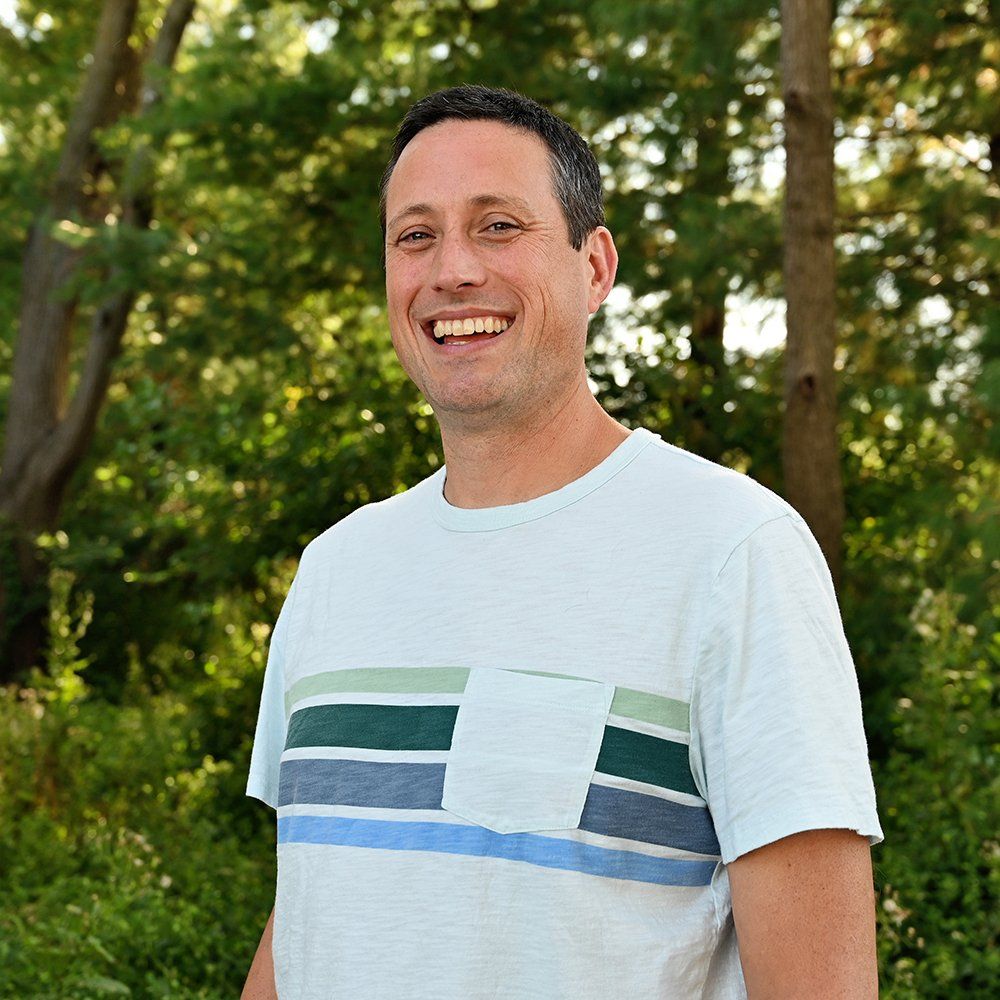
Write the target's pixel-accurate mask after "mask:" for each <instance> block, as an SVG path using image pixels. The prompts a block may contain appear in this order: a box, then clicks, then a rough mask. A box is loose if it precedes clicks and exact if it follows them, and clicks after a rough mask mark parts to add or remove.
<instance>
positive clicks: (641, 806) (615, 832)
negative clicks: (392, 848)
mask: <svg viewBox="0 0 1000 1000" xmlns="http://www.w3.org/2000/svg"><path fill="white" fill-rule="evenodd" d="M444 770H445V765H444V764H417V763H403V762H396V761H367V760H329V759H305V760H294V759H292V760H285V761H282V764H281V778H280V782H279V788H278V805H279V806H287V805H292V804H307V805H345V806H363V807H366V808H369V809H440V808H441V795H442V791H443V789H444ZM579 826H580V829H581V830H587V831H588V832H590V833H598V834H602V835H603V836H606V837H621V838H624V839H626V840H635V841H638V842H640V843H644V844H658V845H660V846H662V847H673V848H675V849H677V850H682V851H693V852H696V853H698V854H708V855H716V856H717V855H718V854H719V853H720V852H719V842H718V839H717V838H716V835H715V827H714V826H713V824H712V816H711V814H710V813H709V811H708V809H706V808H704V807H703V806H689V805H683V804H682V803H679V802H672V801H670V800H669V799H661V798H658V797H657V796H655V795H646V794H644V793H642V792H633V791H629V790H627V789H623V788H609V787H608V786H606V785H591V786H590V789H589V790H588V792H587V800H586V802H585V804H584V807H583V814H582V816H581V817H580V824H579Z"/></svg>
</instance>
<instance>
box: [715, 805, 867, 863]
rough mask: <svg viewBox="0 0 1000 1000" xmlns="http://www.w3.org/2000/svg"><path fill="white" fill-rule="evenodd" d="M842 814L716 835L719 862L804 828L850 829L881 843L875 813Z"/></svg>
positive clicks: (788, 820) (784, 820)
mask: <svg viewBox="0 0 1000 1000" xmlns="http://www.w3.org/2000/svg"><path fill="white" fill-rule="evenodd" d="M848 815H849V814H846V813H842V812H840V813H816V814H812V815H801V816H797V817H792V818H789V817H782V818H781V819H780V820H775V821H773V822H771V823H764V824H761V825H760V826H756V827H754V828H752V829H749V830H743V831H741V833H740V834H739V836H738V837H727V838H725V840H724V841H723V838H720V844H721V852H722V861H723V863H724V864H727V865H728V864H730V863H732V862H733V861H735V860H736V859H737V858H738V857H740V856H742V855H744V854H747V853H749V852H750V851H755V850H756V849H757V848H758V847H764V846H765V845H767V844H773V843H774V842H775V841H776V840H781V839H782V838H783V837H790V836H792V834H795V833H804V832H806V831H807V830H853V831H854V832H855V833H857V834H859V835H860V836H862V837H865V838H867V840H868V844H869V846H870V847H874V846H875V845H876V844H881V843H882V841H883V839H884V837H883V834H882V827H881V826H880V825H879V821H878V818H877V817H876V816H872V815H868V816H865V817H860V816H858V815H857V814H855V815H854V816H852V817H850V818H847V817H848Z"/></svg>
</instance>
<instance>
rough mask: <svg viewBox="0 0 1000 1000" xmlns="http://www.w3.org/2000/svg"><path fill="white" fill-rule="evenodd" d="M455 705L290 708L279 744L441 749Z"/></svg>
mask: <svg viewBox="0 0 1000 1000" xmlns="http://www.w3.org/2000/svg"><path fill="white" fill-rule="evenodd" d="M456 715H458V706H457V705H315V706H314V707H312V708H300V709H299V710H298V711H297V712H293V713H292V718H291V720H290V721H289V723H288V735H287V737H286V738H285V749H286V750H289V749H291V748H292V747H316V746H324V747H325V746H334V747H338V746H339V747H367V748H368V749H370V750H447V749H448V748H449V747H450V746H451V734H452V731H453V730H454V728H455V716H456Z"/></svg>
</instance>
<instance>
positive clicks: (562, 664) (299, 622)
mask: <svg viewBox="0 0 1000 1000" xmlns="http://www.w3.org/2000/svg"><path fill="white" fill-rule="evenodd" d="M446 474H447V468H446V467H442V468H440V469H439V470H437V472H435V473H434V474H433V475H431V476H429V477H428V478H427V479H425V480H423V481H422V482H421V483H419V484H417V485H416V486H414V487H413V488H411V489H409V490H407V491H406V492H404V493H400V494H398V495H396V496H393V497H391V498H389V499H387V500H383V501H381V502H379V503H373V504H369V505H367V506H365V507H362V508H361V509H359V510H357V511H355V512H354V513H352V514H351V515H350V516H348V517H346V518H344V519H343V520H341V521H340V522H338V523H337V524H335V525H334V526H333V527H331V528H330V529H328V530H327V531H325V532H324V533H323V534H321V535H319V536H318V537H317V538H315V539H314V540H313V541H312V542H310V543H309V545H308V546H307V547H306V548H305V551H304V552H303V554H302V558H301V561H300V565H299V569H298V573H297V574H296V576H295V579H294V582H293V584H292V587H291V589H290V591H289V594H288V597H287V598H286V601H285V604H284V606H283V608H282V611H281V614H280V615H279V618H278V621H277V623H276V626H275V629H274V632H273V635H272V638H271V645H270V650H269V656H268V663H267V669H266V672H265V677H264V685H263V694H262V700H261V706H260V716H259V720H258V723H257V730H256V736H255V742H254V746H253V755H252V761H251V766H250V775H249V781H248V784H247V793H248V794H249V795H253V796H255V797H257V798H259V799H262V800H263V801H264V802H266V803H267V804H268V805H270V806H272V807H273V808H274V809H275V810H276V811H277V837H278V847H277V853H278V857H277V869H278V870H277V891H276V899H275V923H274V936H273V958H274V968H275V978H276V985H277V990H278V996H279V997H280V998H281V1000H321V998H322V1000H401V998H404V997H405V998H407V1000H621V998H623V997H628V998H630V1000H663V998H665V997H677V998H680V997H684V998H687V997H706V998H713V1000H715V998H729V997H743V996H745V995H746V991H745V987H744V984H743V979H742V973H741V969H740V964H739V958H738V953H737V949H736V939H735V934H734V929H733V919H732V907H731V899H730V891H729V883H728V878H727V868H726V866H727V864H728V863H729V862H731V861H732V860H733V859H734V858H737V857H739V856H740V855H741V854H743V853H745V852H747V851H751V850H753V849H754V848H757V847H760V846H762V845H764V844H767V843H769V842H771V841H774V840H777V839H779V838H781V837H784V836H787V835H789V834H793V833H797V832H800V831H803V830H808V829H819V828H848V829H852V830H856V831H857V832H858V833H860V834H862V835H863V836H865V837H867V838H868V839H869V841H870V842H871V843H877V842H878V841H880V840H881V839H882V832H881V830H880V828H879V821H878V817H877V815H876V809H875V794H874V789H873V787H872V779H871V771H870V768H869V764H868V759H867V747H866V743H865V736H864V731H863V728H862V723H861V706H860V699H859V696H858V686H857V679H856V676H855V671H854V666H853V663H852V660H851V654H850V651H849V649H848V645H847V641H846V639H845V637H844V632H843V628H842V626H841V620H840V614H839V611H838V607H837V601H836V597H835V594H834V589H833V586H832V582H831V579H830V574H829V572H828V570H827V566H826V563H825V561H824V559H823V556H822V554H821V552H820V549H819V547H818V545H817V544H816V541H815V539H814V538H813V536H812V535H811V533H810V532H809V530H808V528H807V527H806V525H805V523H804V522H803V520H802V519H801V517H799V515H798V514H797V513H796V512H795V511H794V509H793V508H792V507H790V506H789V505H788V504H787V503H785V502H784V501H783V500H782V499H780V498H779V497H778V496H776V495H775V494H773V493H772V492H770V491H769V490H767V489H766V488H764V487H763V486H761V485H759V484H758V483H756V482H754V481H753V480H751V479H750V478H748V477H746V476H743V475H740V474H739V473H736V472H733V471H731V470H728V469H725V468H723V467H722V466H719V465H716V464H714V463H712V462H709V461H706V460H704V459H701V458H699V457H697V456H695V455H693V454H691V453H689V452H686V451H684V450H682V449H680V448H677V447H674V446H672V445H670V444H668V443H665V442H664V441H662V440H661V439H660V438H659V436H658V435H656V434H653V433H651V432H650V431H648V430H645V429H642V428H640V429H637V430H635V431H633V432H632V433H631V434H630V435H629V436H628V437H627V438H626V439H625V440H624V441H623V442H622V443H621V444H620V445H619V446H618V447H617V448H616V449H615V450H614V451H613V452H612V453H611V454H610V455H609V456H608V457H607V458H606V459H605V460H604V461H603V462H601V463H600V464H599V465H597V466H596V467H595V468H593V469H591V470H590V471H589V472H587V473H586V474H585V475H583V476H581V477H580V478H579V479H576V480H574V481H573V482H571V483H569V484H567V485H566V486H564V487H562V488H561V489H558V490H555V491H554V492H551V493H547V494H544V495H543V496H540V497H538V498H536V499H533V500H529V501H527V502H524V503H516V504H510V505H506V506H500V507H492V508H479V509H466V508H458V507H454V506H452V505H451V504H450V503H449V502H448V501H447V500H446V498H445V496H444V493H443V486H444V482H445V476H446Z"/></svg>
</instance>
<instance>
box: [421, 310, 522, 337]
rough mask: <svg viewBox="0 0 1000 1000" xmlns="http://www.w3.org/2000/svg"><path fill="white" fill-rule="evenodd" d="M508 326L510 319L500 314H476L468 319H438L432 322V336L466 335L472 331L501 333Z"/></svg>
mask: <svg viewBox="0 0 1000 1000" xmlns="http://www.w3.org/2000/svg"><path fill="white" fill-rule="evenodd" d="M508 326H510V320H506V319H503V318H502V317H500V316H476V317H474V318H473V317H471V316H470V317H469V318H468V319H439V320H436V321H435V322H434V336H435V338H436V339H438V340H440V339H441V338H442V337H468V336H470V335H471V334H473V333H503V331H504V330H506V329H507V327H508Z"/></svg>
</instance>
